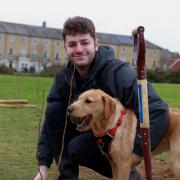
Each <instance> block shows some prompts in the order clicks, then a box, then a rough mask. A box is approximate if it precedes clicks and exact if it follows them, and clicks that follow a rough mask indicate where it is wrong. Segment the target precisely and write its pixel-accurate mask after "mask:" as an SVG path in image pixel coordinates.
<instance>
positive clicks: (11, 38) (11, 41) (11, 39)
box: [9, 35, 16, 43]
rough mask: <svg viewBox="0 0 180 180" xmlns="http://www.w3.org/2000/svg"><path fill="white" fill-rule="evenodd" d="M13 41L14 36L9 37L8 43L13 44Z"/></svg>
mask: <svg viewBox="0 0 180 180" xmlns="http://www.w3.org/2000/svg"><path fill="white" fill-rule="evenodd" d="M15 39H16V37H15V36H14V35H9V42H10V43H14V42H15Z"/></svg>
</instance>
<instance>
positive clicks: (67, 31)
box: [62, 16, 96, 41]
mask: <svg viewBox="0 0 180 180" xmlns="http://www.w3.org/2000/svg"><path fill="white" fill-rule="evenodd" d="M78 33H80V34H88V33H89V34H90V35H91V37H92V38H94V39H95V36H96V35H95V26H94V23H93V22H92V21H91V20H90V19H88V18H86V17H80V16H75V17H72V18H68V19H67V20H66V21H65V23H64V27H63V30H62V37H63V39H64V41H65V39H66V35H76V34H78Z"/></svg>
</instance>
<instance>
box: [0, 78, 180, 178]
mask: <svg viewBox="0 0 180 180" xmlns="http://www.w3.org/2000/svg"><path fill="white" fill-rule="evenodd" d="M52 80H53V79H52V78H41V77H29V76H8V75H0V99H28V100H29V102H30V103H33V104H36V105H37V106H38V107H39V108H40V109H41V106H42V102H43V99H44V100H45V99H46V96H47V94H48V92H49V88H50V86H51V84H52ZM154 87H155V89H156V90H157V91H158V93H159V94H160V96H161V97H162V98H163V99H164V100H165V101H166V102H167V103H168V104H169V105H170V107H177V108H180V93H179V92H180V84H154ZM43 91H44V95H43ZM39 120H40V111H39V110H35V109H30V108H29V109H27V108H21V109H9V108H0V180H24V179H26V180H32V179H33V177H34V176H35V174H36V172H37V162H36V159H35V153H36V143H37V138H38V123H39ZM165 156H166V155H165ZM161 158H164V157H161ZM51 173H56V170H55V167H54V166H53V171H52V172H51ZM54 176H55V175H54V174H50V176H49V179H54V178H52V177H54ZM80 179H81V180H88V179H90V178H88V177H87V176H86V175H82V176H81V177H80Z"/></svg>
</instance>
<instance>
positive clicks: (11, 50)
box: [8, 48, 14, 56]
mask: <svg viewBox="0 0 180 180" xmlns="http://www.w3.org/2000/svg"><path fill="white" fill-rule="evenodd" d="M13 51H14V50H13V48H9V51H8V55H10V56H12V55H13V54H14V53H13Z"/></svg>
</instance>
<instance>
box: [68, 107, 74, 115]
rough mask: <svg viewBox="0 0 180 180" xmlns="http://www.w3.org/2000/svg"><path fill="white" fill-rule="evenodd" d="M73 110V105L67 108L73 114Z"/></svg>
mask: <svg viewBox="0 0 180 180" xmlns="http://www.w3.org/2000/svg"><path fill="white" fill-rule="evenodd" d="M72 111H73V108H72V106H69V107H68V109H67V112H68V114H71V113H72Z"/></svg>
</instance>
